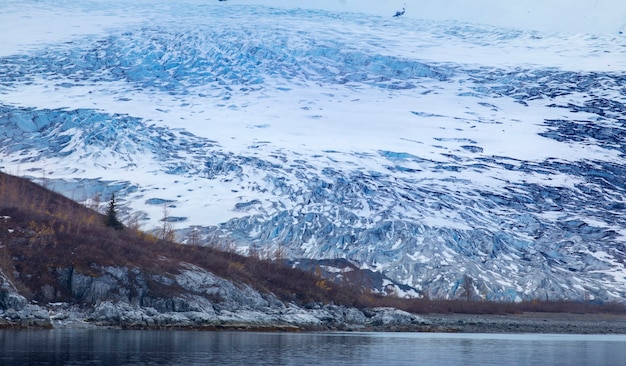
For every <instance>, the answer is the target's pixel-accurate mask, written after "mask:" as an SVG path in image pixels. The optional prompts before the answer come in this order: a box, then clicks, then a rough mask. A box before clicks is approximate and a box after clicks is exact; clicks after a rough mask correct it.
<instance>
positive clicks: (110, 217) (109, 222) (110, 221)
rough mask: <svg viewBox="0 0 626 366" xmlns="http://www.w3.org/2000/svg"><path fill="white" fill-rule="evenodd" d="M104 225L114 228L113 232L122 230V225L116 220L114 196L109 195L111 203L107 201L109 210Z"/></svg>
mask: <svg viewBox="0 0 626 366" xmlns="http://www.w3.org/2000/svg"><path fill="white" fill-rule="evenodd" d="M104 225H105V226H109V227H112V228H114V229H115V230H122V229H123V228H124V224H122V222H121V221H120V220H119V219H118V218H117V203H116V202H115V194H112V195H111V201H109V208H108V209H107V212H106V217H105V218H104Z"/></svg>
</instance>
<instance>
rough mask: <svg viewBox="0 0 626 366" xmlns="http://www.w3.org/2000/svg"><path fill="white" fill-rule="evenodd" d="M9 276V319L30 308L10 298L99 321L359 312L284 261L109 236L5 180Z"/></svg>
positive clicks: (352, 294) (96, 224)
mask: <svg viewBox="0 0 626 366" xmlns="http://www.w3.org/2000/svg"><path fill="white" fill-rule="evenodd" d="M0 269H1V270H2V273H1V274H2V281H3V282H2V285H3V286H2V291H1V292H0V310H7V309H10V308H17V309H21V308H24V306H26V304H25V301H24V300H19V299H18V298H17V297H16V296H14V294H13V295H12V294H11V291H10V290H11V289H14V290H17V291H18V292H19V294H20V295H22V296H24V297H25V300H28V301H30V302H32V303H34V304H39V305H42V306H48V307H50V306H52V307H53V308H54V306H60V305H61V304H63V305H64V306H78V307H80V308H84V309H89V310H90V311H94V309H96V310H97V309H98V306H103V305H102V304H106V303H107V302H111V303H123V304H127V305H134V306H137V308H138V309H139V308H150V309H152V310H153V311H157V312H162V313H172V312H174V313H177V312H178V313H181V312H190V311H193V312H200V313H203V312H204V313H207V311H208V314H209V315H211V314H214V313H215V311H216V310H215V309H217V308H223V309H224V310H229V311H232V312H236V311H238V310H242V309H246V310H248V311H250V312H252V311H253V310H256V311H257V312H260V313H262V312H271V311H273V310H276V309H274V307H279V308H283V310H284V305H282V303H283V302H284V303H285V304H293V305H296V306H305V305H307V304H309V305H308V306H311V305H310V304H320V305H323V304H328V303H330V302H331V301H332V302H335V303H336V304H342V305H348V306H352V305H355V304H356V302H358V301H359V294H358V292H356V291H354V290H351V289H349V288H345V287H339V286H337V285H334V284H332V283H330V282H327V281H325V280H323V279H321V278H319V277H316V276H315V275H313V274H311V273H305V272H302V271H300V270H296V269H291V268H288V267H286V266H284V265H282V264H281V263H279V262H277V261H274V262H272V261H268V260H265V261H263V260H260V259H257V258H247V257H243V256H240V255H237V254H235V253H233V252H225V251H220V250H217V249H214V248H211V247H207V246H205V247H198V246H191V245H179V244H176V243H173V242H168V241H164V240H159V239H157V238H156V237H154V236H151V235H147V234H144V233H142V232H139V231H136V230H133V229H130V228H125V229H123V230H115V229H113V228H110V227H106V226H105V225H104V216H103V215H101V214H98V213H96V212H94V211H93V210H91V209H88V208H86V207H84V206H82V205H79V204H77V203H75V202H73V201H71V200H69V199H67V198H65V197H63V196H61V195H59V194H56V193H54V192H51V191H49V190H47V189H45V188H44V187H41V186H38V185H36V184H34V183H31V182H29V181H28V180H26V179H22V178H18V177H14V176H10V175H6V174H4V173H0ZM315 306H319V305H315ZM127 310H128V309H127ZM127 316H130V315H127ZM263 319H264V317H263V316H260V317H259V319H256V320H255V321H261V322H262V320H263ZM108 320H110V319H108ZM248 320H249V319H248ZM170 321H172V322H173V323H174V325H175V324H176V322H175V321H174V320H172V319H170ZM241 321H242V322H243V323H245V319H241ZM132 323H133V322H132V321H130V324H131V325H132ZM208 323H209V324H213V322H208ZM167 324H168V323H167V322H166V323H165V324H164V325H167ZM205 325H206V324H205Z"/></svg>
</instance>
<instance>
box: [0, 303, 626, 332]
mask: <svg viewBox="0 0 626 366" xmlns="http://www.w3.org/2000/svg"><path fill="white" fill-rule="evenodd" d="M268 310H269V311H267V312H259V311H237V312H230V311H223V312H219V313H215V314H206V313H201V312H168V313H162V312H158V311H155V310H154V309H151V308H144V307H137V306H132V305H129V304H125V303H113V302H109V301H106V302H102V303H99V304H97V305H96V306H94V307H92V308H82V307H77V306H74V305H69V304H51V305H50V306H46V307H43V306H37V305H27V306H25V307H24V308H23V309H21V310H19V311H16V310H12V309H7V310H4V311H2V310H0V329H68V328H76V329H79V328H117V329H145V330H148V329H164V330H167V329H172V330H203V331H262V332H310V331H351V332H440V333H551V334H626V314H566V313H522V314H507V315H492V314H480V315H476V314H428V315H416V314H410V313H407V312H405V311H402V310H397V309H392V308H376V309H364V310H359V309H355V308H349V307H344V306H337V305H315V306H312V307H311V308H302V307H298V306H296V305H293V304H291V305H289V306H285V307H284V308H282V309H278V310H277V309H268Z"/></svg>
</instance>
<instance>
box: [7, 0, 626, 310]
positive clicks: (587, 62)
mask: <svg viewBox="0 0 626 366" xmlns="http://www.w3.org/2000/svg"><path fill="white" fill-rule="evenodd" d="M87 4H88V5H84V9H81V10H84V11H87V12H88V15H89V16H100V15H102V10H101V9H100V7H99V6H98V5H97V4H95V3H87ZM222 5H223V4H219V5H216V4H212V5H207V4H199V3H195V2H189V3H184V6H183V5H181V6H178V7H170V6H171V3H169V2H167V1H163V2H157V3H155V4H151V7H150V8H146V7H145V6H144V5H142V4H141V3H127V2H120V3H119V4H117V5H116V7H114V8H113V9H108V10H107V11H108V12H109V13H108V16H111V15H115V14H121V13H133V14H134V15H135V17H134V19H133V20H132V21H130V20H128V19H126V18H122V19H126V20H123V21H120V20H119V19H118V20H117V21H116V22H115V23H114V22H113V21H112V20H111V21H110V28H109V29H106V30H100V31H98V32H97V33H96V34H95V35H94V34H83V35H75V36H72V37H70V39H69V40H67V39H64V40H59V41H58V42H56V43H55V42H53V43H52V44H35V45H34V46H33V47H31V48H29V49H17V50H16V52H15V53H14V54H11V55H8V56H4V57H2V59H1V62H0V69H1V71H2V72H0V92H1V94H0V108H1V109H0V124H1V125H2V129H1V130H0V140H1V141H2V144H1V145H0V146H1V147H0V152H1V155H0V163H1V164H2V167H3V169H4V170H6V171H9V172H14V173H18V172H19V173H20V174H25V175H29V176H30V177H31V178H33V179H35V180H37V181H39V182H42V183H45V184H46V185H47V186H50V187H52V188H54V189H56V190H58V191H61V192H63V193H64V194H66V195H67V196H68V197H71V198H73V199H75V200H77V201H90V200H92V199H93V197H94V196H96V195H97V194H98V193H100V194H101V195H102V196H104V197H106V196H107V195H109V194H110V193H111V192H116V196H117V197H119V198H120V202H121V203H122V204H123V205H124V206H125V209H126V210H127V211H126V213H128V214H130V213H132V212H139V213H140V214H141V215H142V216H141V218H142V219H143V221H142V222H143V223H144V225H145V227H146V228H148V229H156V228H158V227H160V226H161V225H162V223H161V221H160V220H162V219H166V220H167V221H169V222H170V223H172V224H173V225H174V227H175V228H176V229H178V235H179V238H180V239H181V240H183V241H185V240H189V237H190V235H191V233H192V232H197V233H199V234H200V236H201V238H202V240H203V241H205V242H207V243H208V242H211V243H216V242H220V241H222V242H224V243H225V244H224V245H230V244H231V243H235V244H236V245H237V246H238V248H239V251H240V252H242V253H248V252H251V251H257V252H259V251H264V252H268V253H273V252H277V251H282V252H284V253H285V255H287V256H288V257H290V258H292V259H297V258H313V259H335V258H343V259H347V260H349V261H350V262H351V263H353V264H354V265H356V266H357V267H359V268H361V269H365V270H374V271H378V272H381V273H383V274H385V275H386V276H387V277H388V278H390V279H391V280H393V281H396V282H399V283H402V284H405V285H408V286H411V287H414V288H416V289H417V290H418V291H419V292H421V293H422V294H425V295H428V296H430V297H443V298H455V297H462V296H463V294H462V293H463V291H462V287H463V286H462V284H463V282H464V281H466V280H467V279H468V278H469V279H471V283H472V286H473V294H474V296H475V297H476V298H487V299H496V300H520V299H534V298H539V299H546V298H548V299H562V298H564V299H584V298H592V299H600V300H619V301H623V300H624V299H625V298H626V289H624V287H623V285H622V284H623V282H624V280H625V279H626V271H625V268H624V253H625V252H624V242H625V240H624V233H625V231H624V228H625V224H626V222H625V221H624V218H623V215H622V211H623V207H624V194H625V188H626V187H625V186H624V183H623V177H624V174H625V171H624V167H625V162H626V160H625V156H624V153H625V150H626V145H624V141H625V139H624V137H625V136H624V131H625V130H624V121H623V115H624V112H625V110H626V107H625V106H624V103H623V98H624V91H623V84H624V81H625V78H626V75H624V73H623V71H621V70H624V66H626V65H625V64H624V60H626V57H624V56H625V55H624V53H625V51H624V48H623V47H621V46H620V45H621V44H623V38H619V36H617V35H594V36H591V35H571V34H543V33H537V32H528V31H519V30H513V29H502V28H494V27H488V26H481V25H470V24H465V23H459V22H434V21H425V20H416V19H391V18H379V17H371V16H364V15H362V14H353V13H333V12H326V11H322V10H302V9H284V8H272V7H263V6H239V5H237V4H233V5H232V6H231V5H226V6H222ZM44 10H45V5H44ZM15 11H17V10H15ZM42 11H43V10H42ZM67 11H70V12H71V11H76V9H74V8H68V9H67ZM105 19H106V17H105ZM77 22H78V25H79V26H80V25H81V23H80V21H77ZM119 22H121V23H123V24H119ZM105 24H106V22H105ZM79 28H80V27H79ZM90 31H91V30H90ZM164 205H165V206H167V207H166V208H167V210H164V207H163V206H164ZM164 211H167V215H165V213H164ZM164 215H165V216H167V217H164ZM192 227H195V229H196V231H192V229H191V228H192ZM376 290H382V289H380V288H377V289H376Z"/></svg>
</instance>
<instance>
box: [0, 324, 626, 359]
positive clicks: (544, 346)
mask: <svg viewBox="0 0 626 366" xmlns="http://www.w3.org/2000/svg"><path fill="white" fill-rule="evenodd" d="M0 351H1V352H0V365H299V366H302V365H378V366H380V365H383V366H391V365H417V364H419V365H428V364H435V365H438V366H445V365H481V366H484V365H568V366H571V365H618V364H622V362H624V360H626V336H624V335H545V334H438V333H302V334H294V333H248V332H192V331H122V330H76V329H72V330H69V329H61V330H50V331H42V330H37V331H12V330H5V331H0Z"/></svg>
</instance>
